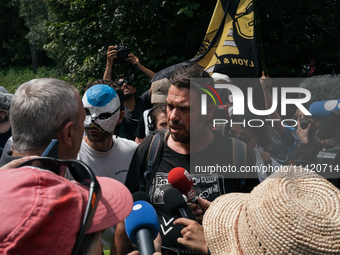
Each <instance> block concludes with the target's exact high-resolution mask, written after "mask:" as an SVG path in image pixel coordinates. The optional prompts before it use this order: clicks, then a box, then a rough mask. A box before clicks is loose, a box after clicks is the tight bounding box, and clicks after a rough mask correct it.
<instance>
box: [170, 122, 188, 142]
mask: <svg viewBox="0 0 340 255" xmlns="http://www.w3.org/2000/svg"><path fill="white" fill-rule="evenodd" d="M172 124H173V122H172V121H169V130H170V134H171V137H172V139H173V140H174V141H175V142H179V143H183V144H190V132H188V131H187V130H186V129H185V126H184V125H180V124H178V123H177V122H175V125H174V126H180V127H182V128H183V130H185V131H186V134H187V135H186V134H183V135H180V134H173V133H172V132H171V125H172Z"/></svg>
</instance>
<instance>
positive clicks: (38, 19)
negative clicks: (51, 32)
mask: <svg viewBox="0 0 340 255" xmlns="http://www.w3.org/2000/svg"><path fill="white" fill-rule="evenodd" d="M20 17H23V18H24V20H25V25H26V27H27V28H28V29H29V32H28V33H27V35H26V38H27V39H28V41H29V43H30V48H31V58H32V65H33V68H34V69H37V68H38V66H39V65H40V62H41V61H40V60H39V55H41V51H42V50H43V45H44V44H45V43H47V42H48V35H47V32H46V30H45V24H46V22H47V5H46V4H45V2H44V1H41V0H20ZM39 52H40V54H39Z"/></svg>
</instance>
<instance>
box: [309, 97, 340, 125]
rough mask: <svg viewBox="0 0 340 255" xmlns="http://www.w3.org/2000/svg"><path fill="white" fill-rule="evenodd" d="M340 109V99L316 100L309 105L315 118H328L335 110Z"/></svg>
mask: <svg viewBox="0 0 340 255" xmlns="http://www.w3.org/2000/svg"><path fill="white" fill-rule="evenodd" d="M339 109H340V99H335V100H326V101H318V102H314V103H312V104H311V105H310V106H309V112H310V113H311V114H312V118H313V119H314V120H326V119H327V117H328V115H329V114H331V112H332V111H334V110H339Z"/></svg>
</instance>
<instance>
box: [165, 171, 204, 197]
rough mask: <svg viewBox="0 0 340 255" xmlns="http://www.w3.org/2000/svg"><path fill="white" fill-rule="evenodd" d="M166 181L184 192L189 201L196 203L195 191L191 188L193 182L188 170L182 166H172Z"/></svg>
mask: <svg viewBox="0 0 340 255" xmlns="http://www.w3.org/2000/svg"><path fill="white" fill-rule="evenodd" d="M168 182H169V183H170V184H171V186H172V187H174V188H176V189H178V190H179V191H180V192H181V193H182V194H184V195H185V196H186V197H187V198H188V199H189V202H192V203H197V202H196V201H197V199H196V194H195V191H194V190H193V189H192V186H193V185H194V183H193V181H192V179H191V176H190V174H189V173H188V171H187V170H185V169H184V168H183V167H175V168H173V169H172V170H171V171H170V172H169V174H168Z"/></svg>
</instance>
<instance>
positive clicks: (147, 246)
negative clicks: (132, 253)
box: [125, 200, 159, 255]
mask: <svg viewBox="0 0 340 255" xmlns="http://www.w3.org/2000/svg"><path fill="white" fill-rule="evenodd" d="M125 230H126V233H127V235H128V237H129V239H130V240H131V242H133V243H134V244H136V245H137V247H138V251H139V252H140V255H150V254H153V253H154V252H155V247H154V244H153V240H154V239H155V238H156V237H157V235H158V232H159V223H158V217H157V213H156V211H155V209H154V208H153V207H152V205H151V204H149V203H148V202H145V201H142V200H138V201H135V202H134V203H133V208H132V212H131V213H130V215H129V216H128V217H127V218H126V219H125Z"/></svg>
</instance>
